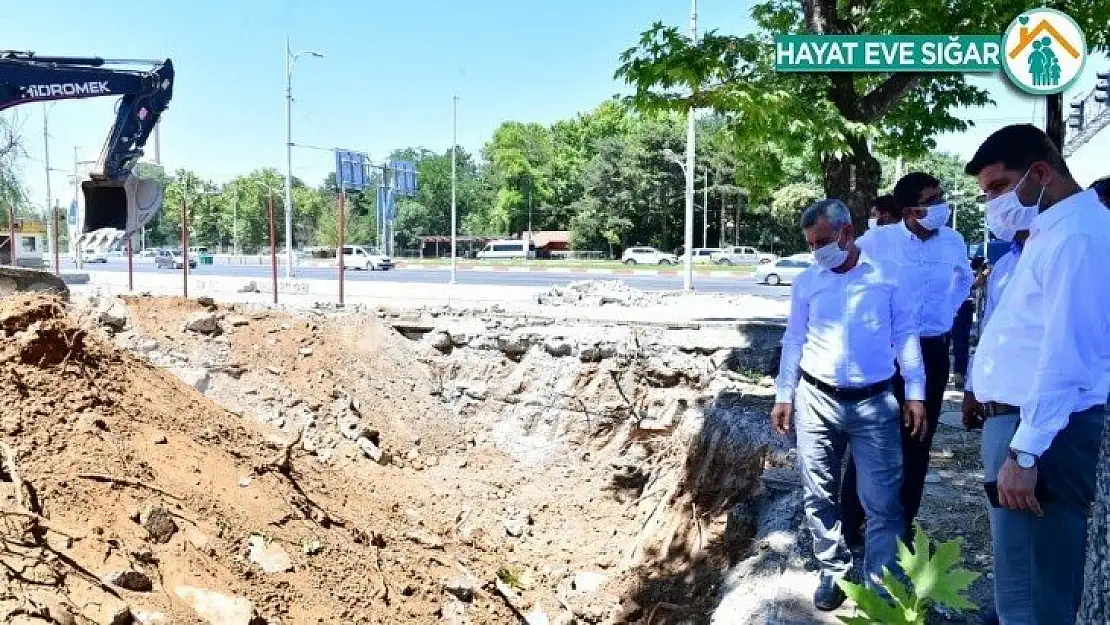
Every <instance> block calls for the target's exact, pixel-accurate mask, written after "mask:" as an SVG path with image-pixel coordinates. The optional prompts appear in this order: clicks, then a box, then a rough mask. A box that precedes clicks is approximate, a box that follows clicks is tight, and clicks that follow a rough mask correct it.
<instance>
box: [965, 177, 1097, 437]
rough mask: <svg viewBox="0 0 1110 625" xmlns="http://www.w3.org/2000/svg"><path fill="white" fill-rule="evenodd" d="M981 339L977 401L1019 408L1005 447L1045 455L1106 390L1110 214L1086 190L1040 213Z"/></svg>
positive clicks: (977, 367) (977, 363) (976, 390)
mask: <svg viewBox="0 0 1110 625" xmlns="http://www.w3.org/2000/svg"><path fill="white" fill-rule="evenodd" d="M1029 233H1030V234H1029V240H1027V241H1026V242H1025V249H1024V250H1023V251H1022V253H1021V257H1020V258H1019V259H1018V262H1017V266H1016V267H1015V268H1014V275H1013V278H1011V280H1010V284H1009V286H1008V287H1007V288H1006V291H1005V292H1004V293H1003V294H1002V300H1001V301H1000V302H999V307H998V310H997V311H995V313H994V315H993V316H992V317H991V319H990V321H989V322H988V323H987V327H986V330H984V332H983V336H982V338H981V339H980V340H979V349H978V352H977V355H976V357H975V366H974V369H973V371H972V375H973V376H974V378H975V396H976V398H977V399H978V400H979V401H984V402H986V401H994V402H1001V403H1006V404H1010V405H1012V406H1019V407H1020V408H1021V425H1019V426H1018V430H1017V433H1015V434H1014V438H1013V440H1012V441H1011V442H1010V446H1011V447H1012V448H1013V449H1017V450H1020V451H1024V452H1028V453H1031V454H1036V455H1038V456H1039V455H1042V454H1043V453H1044V452H1045V450H1046V449H1048V448H1049V446H1050V445H1051V444H1052V440H1053V439H1054V438H1055V437H1056V434H1057V433H1058V432H1059V431H1060V430H1062V429H1064V427H1066V426H1067V424H1068V420H1069V418H1070V417H1071V414H1072V413H1073V412H1078V411H1081V410H1086V409H1087V408H1090V407H1092V406H1096V405H1099V404H1102V403H1105V402H1106V396H1107V392H1108V391H1110V289H1108V288H1107V279H1106V268H1107V267H1110V211H1108V210H1106V207H1105V206H1103V205H1102V203H1101V202H1099V200H1098V196H1097V195H1095V192H1094V191H1092V190H1088V191H1083V192H1081V193H1077V194H1075V195H1073V196H1071V197H1069V198H1067V199H1065V200H1063V201H1062V202H1059V203H1058V204H1056V205H1055V206H1053V207H1052V208H1050V209H1048V210H1046V211H1044V212H1042V213H1041V214H1039V215H1037V217H1036V219H1034V220H1033V225H1032V226H1031V227H1030V229H1029Z"/></svg>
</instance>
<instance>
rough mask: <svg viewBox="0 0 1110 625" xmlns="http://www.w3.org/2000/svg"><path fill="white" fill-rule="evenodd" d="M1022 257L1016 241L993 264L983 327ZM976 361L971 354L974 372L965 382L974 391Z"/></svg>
mask: <svg viewBox="0 0 1110 625" xmlns="http://www.w3.org/2000/svg"><path fill="white" fill-rule="evenodd" d="M1020 257H1021V246H1019V245H1018V244H1017V243H1014V244H1013V246H1012V247H1011V248H1010V251H1009V252H1006V253H1005V254H1003V255H1002V257H1001V258H999V259H998V260H996V261H994V264H993V265H991V272H990V275H988V276H987V298H986V300H987V301H986V302H984V304H983V323H982V324H981V325H982V327H986V325H987V322H988V321H990V318H991V315H993V314H994V309H995V307H996V306H998V302H999V301H1000V300H1001V299H1002V293H1003V292H1005V290H1006V285H1007V284H1009V283H1010V278H1012V277H1013V275H1014V267H1016V266H1017V261H1018V258H1020ZM974 362H975V356H974V354H973V355H972V356H970V363H971V364H969V365H968V368H967V370H968V371H969V372H970V373H971V374H972V375H969V376H967V382H966V384H964V390H965V391H969V392H974V390H973V389H972V386H971V382H972V380H974V379H975V375H974V373H975V368H974V366H973V364H974Z"/></svg>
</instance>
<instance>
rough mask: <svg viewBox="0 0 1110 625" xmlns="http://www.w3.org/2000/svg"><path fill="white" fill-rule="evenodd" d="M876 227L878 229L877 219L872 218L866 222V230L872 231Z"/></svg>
mask: <svg viewBox="0 0 1110 625" xmlns="http://www.w3.org/2000/svg"><path fill="white" fill-rule="evenodd" d="M878 227H879V219H878V217H872V218H870V219H868V220H867V229H868V230H874V229H875V228H878Z"/></svg>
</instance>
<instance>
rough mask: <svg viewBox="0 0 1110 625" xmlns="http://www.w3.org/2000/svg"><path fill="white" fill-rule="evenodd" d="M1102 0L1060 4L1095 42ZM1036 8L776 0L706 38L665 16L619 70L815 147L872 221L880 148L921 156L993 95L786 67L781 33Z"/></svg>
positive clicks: (652, 100) (994, 21)
mask: <svg viewBox="0 0 1110 625" xmlns="http://www.w3.org/2000/svg"><path fill="white" fill-rule="evenodd" d="M1098 4H1105V2H1104V1H1103V0H1100V2H1095V3H1087V2H1081V1H1080V0H1074V1H1071V2H1052V3H1049V5H1050V6H1053V7H1056V8H1060V9H1062V10H1064V11H1065V12H1067V13H1068V14H1069V15H1071V16H1072V17H1073V18H1075V19H1076V21H1077V22H1078V23H1079V25H1080V27H1081V28H1082V29H1083V30H1084V32H1085V33H1087V34H1088V37H1089V39H1090V42H1091V44H1092V45H1095V46H1105V45H1106V41H1107V37H1110V35H1107V31H1106V29H1105V28H1104V26H1105V14H1106V13H1105V7H1103V8H1102V9H1096V8H1095V5H1098ZM1026 8H1027V5H1026V3H1022V2H1017V1H1016V0H995V1H994V2H989V3H987V4H985V5H984V4H983V3H962V4H961V3H956V4H953V3H951V2H948V1H946V0H926V1H925V2H924V3H922V2H908V1H907V0H883V1H880V2H867V3H863V2H843V1H839V2H838V1H837V0H764V1H762V2H760V3H758V4H756V5H755V7H754V9H753V11H752V17H753V18H754V20H755V22H756V24H757V26H758V27H759V32H757V33H755V34H752V35H747V36H743V37H738V36H726V35H719V34H717V33H716V32H710V33H707V34H706V35H705V37H704V38H703V39H702V41H700V42H698V43H694V42H692V41H691V40H690V38H689V37H686V36H684V35H682V34H680V32H679V31H678V29H676V28H673V27H667V26H664V25H663V24H661V23H657V24H655V25H654V26H653V27H652V28H650V29H649V30H647V31H645V32H644V33H643V35H642V36H641V38H640V41H639V43H638V45H637V46H636V47H633V48H631V49H629V50H627V51H626V52H625V53H624V54H623V55H622V56H621V65H620V66H619V68H618V69H617V76H618V77H620V78H623V79H624V80H626V81H627V82H629V83H631V84H632V85H634V86H635V88H636V92H635V94H634V95H633V96H631V97H630V98H629V101H630V102H631V103H632V104H634V105H635V106H637V107H638V108H641V109H658V108H664V109H669V110H685V109H686V108H688V107H690V106H696V107H705V108H711V109H714V110H716V111H718V112H720V113H722V114H724V115H727V116H728V117H729V119H730V122H731V123H732V124H734V125H735V126H736V127H737V129H738V130H739V131H740V132H739V133H738V134H739V136H741V137H743V139H742V140H743V141H747V142H753V141H754V142H763V143H767V142H770V143H776V144H779V145H781V146H783V147H784V148H785V149H786V151H787V152H794V153H810V154H812V158H813V161H812V162H811V165H813V166H816V168H817V169H818V170H819V171H820V173H821V176H822V186H823V188H824V191H825V194H826V195H827V196H829V197H837V198H840V199H841V200H844V201H845V202H846V203H847V204H848V205H849V206H850V207H851V208H852V212H853V216H854V220H855V222H856V225H857V226H858V227H862V226H863V222H864V221H865V220H866V218H867V212H868V211H869V209H870V205H871V202H872V200H873V199H874V197H875V196H876V194H877V191H878V188H879V179H880V168H879V163H878V161H877V159H876V158H875V156H874V154H873V153H872V149H873V148H875V149H878V150H879V151H881V152H885V153H887V154H892V155H901V156H905V157H909V158H913V157H918V156H921V155H923V154H925V153H926V152H927V151H929V150H932V149H934V148H935V147H936V142H935V139H934V137H935V136H936V135H937V134H939V133H942V132H952V131H962V130H966V129H967V128H968V127H969V126H970V125H971V122H970V121H968V120H966V119H962V118H960V117H957V116H956V114H955V112H956V109H957V108H958V107H966V106H984V105H988V104H991V103H992V101H991V99H990V97H989V95H988V94H987V93H986V92H984V91H983V90H982V89H979V88H977V87H974V86H972V85H970V84H969V83H968V82H967V80H966V79H965V77H964V76H963V75H961V74H930V75H924V74H916V73H898V74H891V75H876V74H854V73H850V72H843V73H841V72H830V73H825V74H804V75H799V74H789V73H776V72H775V71H774V69H773V58H772V55H773V46H772V45H771V37H772V35H774V34H777V33H808V34H856V33H923V34H930V33H931V34H945V35H948V34H977V33H982V32H1002V31H1003V30H1004V29H1005V28H1006V26H1008V24H1009V22H1010V20H1012V19H1013V18H1014V17H1015V16H1016V15H1018V14H1019V13H1021V12H1022V11H1023V10H1025V9H1026ZM1100 20H1101V21H1100Z"/></svg>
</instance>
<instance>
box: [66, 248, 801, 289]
mask: <svg viewBox="0 0 1110 625" xmlns="http://www.w3.org/2000/svg"><path fill="white" fill-rule="evenodd" d="M64 264H65V263H63V265H64ZM72 268H73V266H72V264H71V265H70V267H64V266H63V271H66V270H72ZM85 268H86V269H88V270H90V271H119V272H125V271H127V261H126V260H125V259H122V258H109V259H108V262H107V263H105V264H100V263H93V264H86V265H85ZM134 270H135V272H136V273H164V274H166V275H173V274H177V273H178V272H179V271H180V270H176V271H174V270H170V269H158V268H157V267H155V265H154V263H153V262H152V261H150V260H148V259H142V260H139V259H136V260H135V264H134ZM279 271H281V272H282V273H281V274H279V275H281V276H284V271H283V270H282V269H281V268H279ZM190 273H192V274H193V275H196V276H228V277H240V278H268V277H269V276H270V268H269V267H268V266H257V265H247V266H244V265H201V266H198V267H197V268H196V269H191V270H190ZM449 275H450V274H449V272H448V271H444V270H436V269H413V268H405V269H393V270H390V271H347V274H346V279H347V280H356V281H380V282H410V283H422V284H437V283H442V284H446V283H447V281H448V280H449ZM297 277H298V278H303V279H308V280H328V279H334V278H335V277H336V271H335V269H332V268H323V267H301V268H299V269H298V270H297ZM457 280H458V282H459V283H461V284H482V285H495V286H496V285H504V286H530V287H549V286H554V285H557V284H566V283H568V282H573V281H576V280H620V281H622V282H624V283H626V284H628V285H629V286H633V287H635V288H638V289H643V290H645V291H676V290H680V289H681V288H682V276H681V275H674V276H641V275H623V274H622V275H605V274H589V275H586V274H581V273H569V272H568V273H546V272H521V273H517V272H508V271H464V270H460V271H459V272H458V277H457ZM694 289H695V290H696V291H699V292H702V293H730V294H743V293H746V294H750V295H760V296H763V297H771V298H775V299H786V298H788V297H789V296H790V289H789V287H786V286H777V287H772V286H767V285H763V284H757V283H756V282H755V281H754V280H752V278H751V277H749V276H736V277H727V278H719V277H712V278H709V277H698V276H694Z"/></svg>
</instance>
